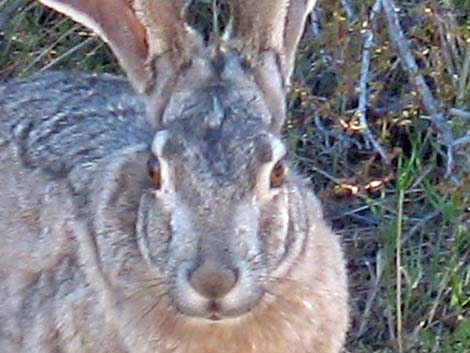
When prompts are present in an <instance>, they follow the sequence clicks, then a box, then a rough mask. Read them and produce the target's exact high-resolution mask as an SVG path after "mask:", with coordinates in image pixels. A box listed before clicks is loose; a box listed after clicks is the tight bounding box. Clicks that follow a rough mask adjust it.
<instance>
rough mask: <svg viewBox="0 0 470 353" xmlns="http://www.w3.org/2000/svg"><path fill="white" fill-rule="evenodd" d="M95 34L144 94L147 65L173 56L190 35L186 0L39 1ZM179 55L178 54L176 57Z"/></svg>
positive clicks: (149, 73)
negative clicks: (185, 23) (167, 55)
mask: <svg viewBox="0 0 470 353" xmlns="http://www.w3.org/2000/svg"><path fill="white" fill-rule="evenodd" d="M39 2H41V3H43V4H44V5H46V6H49V7H51V8H53V9H55V10H57V11H59V12H61V13H63V14H65V15H67V16H69V17H71V18H72V19H74V20H75V21H77V22H79V23H81V24H83V25H85V26H86V27H88V28H90V29H92V30H93V31H95V32H96V33H97V34H98V35H99V36H100V37H101V38H102V39H103V40H105V41H106V42H107V43H108V44H109V46H110V47H111V49H112V50H113V52H114V54H115V55H116V57H117V59H118V60H119V64H120V65H121V67H122V68H123V69H124V71H126V73H127V76H128V77H129V80H130V81H131V83H132V85H133V86H134V88H135V89H136V90H137V91H138V92H140V93H143V92H146V90H147V88H148V87H149V86H150V85H151V84H152V82H149V80H151V79H153V78H154V77H153V76H152V75H153V73H151V72H149V70H147V69H146V65H147V63H148V62H150V61H151V60H153V59H154V58H156V57H158V56H160V55H163V54H165V53H167V52H170V51H174V52H175V53H174V54H176V56H178V54H179V53H178V52H179V51H181V50H182V48H184V40H185V37H186V35H187V34H188V33H189V32H188V29H187V28H186V26H185V25H184V21H183V12H184V9H185V5H186V1H185V0H39ZM179 56H181V55H179Z"/></svg>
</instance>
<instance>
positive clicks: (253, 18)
mask: <svg viewBox="0 0 470 353" xmlns="http://www.w3.org/2000/svg"><path fill="white" fill-rule="evenodd" d="M316 1H317V0H234V1H232V7H233V13H234V15H233V17H234V23H233V27H234V36H235V37H238V38H240V39H242V40H243V41H244V42H245V43H247V44H246V47H245V51H248V52H249V53H248V54H246V53H245V55H248V56H254V57H256V55H259V54H260V53H262V52H264V51H273V52H274V53H275V54H276V55H277V56H278V60H279V61H280V63H279V64H280V70H281V73H282V76H283V80H284V83H286V84H288V83H289V82H290V77H291V75H292V71H293V67H294V61H295V53H296V50H297V45H298V43H299V40H300V37H301V36H302V33H303V30H304V26H305V21H306V19H307V16H308V14H309V13H310V12H311V11H312V9H313V7H314V5H315V3H316Z"/></svg>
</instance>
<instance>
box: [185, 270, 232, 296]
mask: <svg viewBox="0 0 470 353" xmlns="http://www.w3.org/2000/svg"><path fill="white" fill-rule="evenodd" d="M237 281H238V270H236V269H233V268H230V267H228V266H225V265H222V264H220V263H217V262H204V263H202V264H201V265H200V266H199V267H197V268H196V269H195V270H194V271H192V272H191V273H190V274H189V283H190V284H191V286H192V287H193V288H194V289H195V290H196V291H197V292H198V293H199V294H201V295H202V296H204V297H206V298H207V299H218V298H221V297H223V296H224V295H226V294H227V293H228V292H230V291H231V290H232V289H233V288H234V287H235V285H236V283H237Z"/></svg>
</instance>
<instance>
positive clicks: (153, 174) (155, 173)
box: [147, 156, 162, 189]
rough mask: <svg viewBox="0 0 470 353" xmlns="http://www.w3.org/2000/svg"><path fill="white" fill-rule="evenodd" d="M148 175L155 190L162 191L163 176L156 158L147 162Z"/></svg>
mask: <svg viewBox="0 0 470 353" xmlns="http://www.w3.org/2000/svg"><path fill="white" fill-rule="evenodd" d="M147 167H148V173H149V176H150V181H151V182H152V185H153V187H154V188H155V189H160V186H161V182H162V176H161V172H160V165H159V163H158V160H157V158H155V157H154V156H152V157H150V158H149V160H148V162H147Z"/></svg>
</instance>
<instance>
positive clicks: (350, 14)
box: [341, 0, 356, 21]
mask: <svg viewBox="0 0 470 353" xmlns="http://www.w3.org/2000/svg"><path fill="white" fill-rule="evenodd" d="M341 5H342V6H343V8H344V11H345V12H346V16H347V17H348V20H349V21H351V20H353V19H354V17H356V13H355V11H354V8H353V7H352V5H351V4H350V3H349V0H341Z"/></svg>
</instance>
